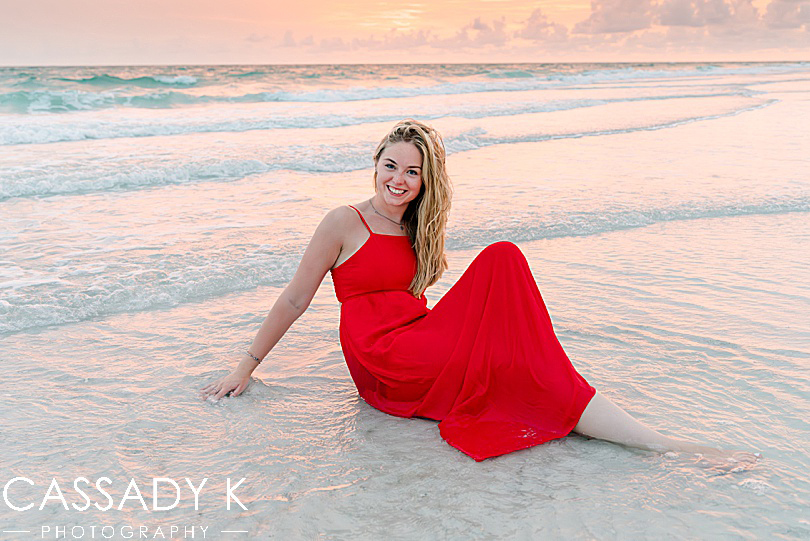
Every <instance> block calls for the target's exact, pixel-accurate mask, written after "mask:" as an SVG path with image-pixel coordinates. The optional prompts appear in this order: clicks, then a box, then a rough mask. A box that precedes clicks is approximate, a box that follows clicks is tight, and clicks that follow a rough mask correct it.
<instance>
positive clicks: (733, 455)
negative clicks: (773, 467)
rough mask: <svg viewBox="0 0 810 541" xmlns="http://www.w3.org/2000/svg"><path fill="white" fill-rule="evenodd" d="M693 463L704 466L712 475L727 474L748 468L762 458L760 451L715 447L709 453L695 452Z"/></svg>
mask: <svg viewBox="0 0 810 541" xmlns="http://www.w3.org/2000/svg"><path fill="white" fill-rule="evenodd" d="M696 456H697V461H696V462H695V464H697V465H698V466H700V467H701V468H706V469H707V470H709V471H711V472H712V473H713V474H714V475H728V474H729V473H740V472H744V471H746V470H750V469H751V468H753V467H754V465H755V464H756V463H757V462H758V461H759V460H760V458H762V455H761V454H760V453H749V452H746V451H721V450H720V449H715V450H714V451H713V452H710V453H706V454H703V453H697V454H696Z"/></svg>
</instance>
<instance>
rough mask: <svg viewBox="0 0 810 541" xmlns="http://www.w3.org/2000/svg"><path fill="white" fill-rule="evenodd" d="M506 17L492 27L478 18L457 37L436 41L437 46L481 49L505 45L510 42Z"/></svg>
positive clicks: (457, 33) (458, 33)
mask: <svg viewBox="0 0 810 541" xmlns="http://www.w3.org/2000/svg"><path fill="white" fill-rule="evenodd" d="M505 27H506V20H505V18H504V17H501V18H500V19H496V20H494V21H493V22H492V24H491V25H489V24H487V23H485V22H483V21H482V20H481V18H480V17H476V18H475V19H474V20H473V21H472V22H471V23H469V24H467V25H465V26H464V27H462V28H461V29H460V30H459V31H458V32H456V35H455V36H454V37H452V38H449V39H445V40H436V43H437V44H441V45H445V46H448V45H449V46H454V47H481V46H485V45H495V46H499V45H504V44H505V43H506V42H507V41H509V35H508V34H507V33H506V30H505Z"/></svg>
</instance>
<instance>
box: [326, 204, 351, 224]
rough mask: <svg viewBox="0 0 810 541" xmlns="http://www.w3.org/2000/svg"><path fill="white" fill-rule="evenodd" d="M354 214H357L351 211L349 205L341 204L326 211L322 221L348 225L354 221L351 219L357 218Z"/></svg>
mask: <svg viewBox="0 0 810 541" xmlns="http://www.w3.org/2000/svg"><path fill="white" fill-rule="evenodd" d="M355 216H357V213H356V212H355V211H353V210H352V209H351V208H350V207H349V205H341V206H339V207H335V208H333V209H332V210H330V211H329V212H327V213H326V216H324V218H323V221H324V222H326V223H327V224H328V225H334V226H336V225H343V226H348V225H351V224H353V223H354V221H353V220H356V219H357V218H355Z"/></svg>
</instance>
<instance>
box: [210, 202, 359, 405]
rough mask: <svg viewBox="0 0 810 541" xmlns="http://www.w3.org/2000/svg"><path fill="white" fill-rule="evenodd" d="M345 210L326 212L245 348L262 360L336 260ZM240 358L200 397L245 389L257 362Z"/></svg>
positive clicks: (342, 233)
mask: <svg viewBox="0 0 810 541" xmlns="http://www.w3.org/2000/svg"><path fill="white" fill-rule="evenodd" d="M346 210H349V209H348V207H339V208H336V209H333V210H331V211H329V213H327V215H326V216H325V217H324V219H323V220H321V223H320V225H318V228H317V229H316V230H315V233H314V234H313V235H312V239H311V240H310V241H309V245H308V246H307V249H306V250H305V251H304V255H303V257H302V258H301V263H299V265H298V270H296V271H295V275H294V276H293V279H292V280H291V281H290V283H289V284H287V287H286V288H284V291H282V292H281V295H279V296H278V299H276V302H275V303H274V304H273V307H272V308H271V309H270V313H268V314H267V317H265V319H264V322H263V323H262V326H261V328H260V329H259V332H258V333H256V337H255V338H254V339H253V344H251V346H250V348H248V351H250V352H251V353H252V354H253V355H255V356H256V357H258V358H259V359H264V357H266V356H267V354H268V353H270V350H272V349H273V347H274V346H275V345H276V344H277V343H278V341H279V340H281V337H282V336H284V333H286V332H287V330H288V329H289V328H290V326H291V325H292V324H293V322H295V320H296V319H298V318H299V317H300V316H301V314H303V313H304V312H305V311H306V309H307V307H309V304H310V303H311V302H312V298H313V297H314V296H315V292H316V291H317V290H318V287H319V286H320V285H321V282H322V281H323V277H324V276H326V273H327V272H328V271H329V269H330V268H331V267H332V265H334V263H335V261H336V260H337V258H338V255H339V254H340V251H341V249H342V247H343V236H344V232H345V230H346V220H347V216H348V217H349V218H350V217H351V216H350V215H348V214H347V213H346ZM240 358H241V360H240V362H239V365H238V366H237V367H236V369H235V370H234V371H233V372H231V374H229V375H227V376H224V377H222V378H220V379H218V380H216V381H214V382H213V383H210V384H208V385H206V386H205V387H203V388H202V389H201V390H200V392H201V394H202V396H203V398H208V397H210V396H213V397H214V398H215V399H216V400H219V399H220V398H222V397H223V396H225V395H226V394H228V393H231V394H232V395H233V396H239V395H240V394H241V393H242V391H244V390H245V389H246V388H247V386H248V384H249V383H250V375H251V374H252V373H253V371H254V370H255V369H256V367H257V366H259V363H258V362H256V361H255V360H253V358H251V357H250V356H249V355H248V354H247V353H242V354H241V355H240Z"/></svg>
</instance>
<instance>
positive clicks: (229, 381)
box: [200, 370, 250, 400]
mask: <svg viewBox="0 0 810 541" xmlns="http://www.w3.org/2000/svg"><path fill="white" fill-rule="evenodd" d="M249 384H250V374H245V373H244V372H241V371H240V370H234V371H233V372H231V373H230V374H228V375H227V376H223V377H221V378H219V379H218V380H216V381H214V382H213V383H209V384H208V385H206V386H205V387H203V388H202V389H200V395H201V396H202V397H203V399H209V398H212V399H213V400H219V399H220V398H222V397H223V396H225V395H228V394H230V396H239V395H240V394H242V391H244V390H245V389H247V387H248V385H249Z"/></svg>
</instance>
